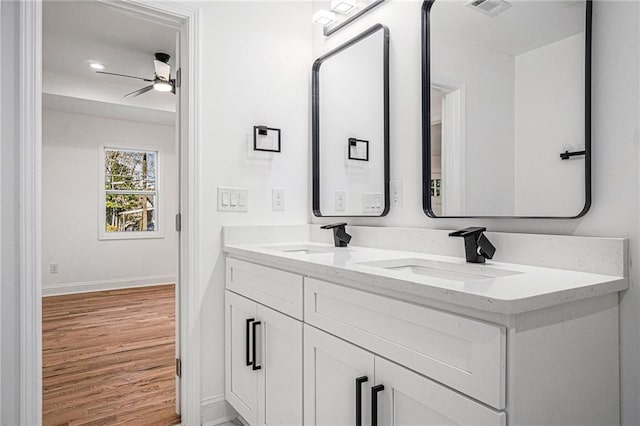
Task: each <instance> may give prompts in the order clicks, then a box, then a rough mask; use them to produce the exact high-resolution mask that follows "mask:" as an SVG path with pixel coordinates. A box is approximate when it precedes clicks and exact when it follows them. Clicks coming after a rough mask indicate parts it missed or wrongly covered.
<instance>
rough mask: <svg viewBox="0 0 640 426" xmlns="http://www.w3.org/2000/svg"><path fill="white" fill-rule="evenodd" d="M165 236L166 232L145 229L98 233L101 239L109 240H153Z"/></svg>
mask: <svg viewBox="0 0 640 426" xmlns="http://www.w3.org/2000/svg"><path fill="white" fill-rule="evenodd" d="M159 238H164V234H163V233H162V232H150V231H147V232H144V231H135V232H111V233H108V234H107V233H100V234H99V235H98V240H99V241H109V240H153V239H159Z"/></svg>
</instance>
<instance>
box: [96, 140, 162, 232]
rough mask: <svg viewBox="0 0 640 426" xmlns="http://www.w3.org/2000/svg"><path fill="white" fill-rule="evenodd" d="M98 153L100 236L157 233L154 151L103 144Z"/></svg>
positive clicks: (156, 188) (156, 190)
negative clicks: (100, 193)
mask: <svg viewBox="0 0 640 426" xmlns="http://www.w3.org/2000/svg"><path fill="white" fill-rule="evenodd" d="M102 154H103V158H104V161H103V162H102V165H103V181H102V182H101V184H102V188H103V190H104V192H103V194H102V196H101V209H100V210H101V215H103V216H102V219H103V220H102V225H101V228H102V229H101V232H100V236H101V238H104V239H109V238H131V237H133V238H140V237H157V236H160V234H159V232H158V231H159V226H158V225H159V224H158V211H159V204H158V151H157V150H146V149H145V150H135V149H120V148H107V147H104V148H103V149H102Z"/></svg>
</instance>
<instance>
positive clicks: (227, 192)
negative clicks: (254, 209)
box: [218, 187, 249, 212]
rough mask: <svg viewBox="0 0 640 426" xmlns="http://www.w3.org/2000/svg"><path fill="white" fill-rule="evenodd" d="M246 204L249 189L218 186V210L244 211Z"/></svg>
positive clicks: (246, 208)
mask: <svg viewBox="0 0 640 426" xmlns="http://www.w3.org/2000/svg"><path fill="white" fill-rule="evenodd" d="M248 204H249V191H248V190H247V188H225V187H218V211H221V212H246V211H248V207H247V206H248Z"/></svg>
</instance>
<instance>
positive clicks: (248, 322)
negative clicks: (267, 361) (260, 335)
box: [245, 318, 255, 365]
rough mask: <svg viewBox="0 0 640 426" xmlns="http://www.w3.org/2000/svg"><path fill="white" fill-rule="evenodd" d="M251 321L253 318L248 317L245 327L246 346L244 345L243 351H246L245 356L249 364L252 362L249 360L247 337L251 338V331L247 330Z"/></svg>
mask: <svg viewBox="0 0 640 426" xmlns="http://www.w3.org/2000/svg"><path fill="white" fill-rule="evenodd" d="M253 321H255V319H253V318H249V319H248V320H247V327H246V332H247V340H246V346H245V353H246V356H247V365H251V364H253V362H252V361H251V358H250V357H249V346H250V344H249V339H250V338H251V333H250V331H249V325H250V324H251V323H252V322H253Z"/></svg>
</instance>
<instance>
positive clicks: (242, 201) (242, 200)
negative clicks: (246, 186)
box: [238, 190, 247, 207]
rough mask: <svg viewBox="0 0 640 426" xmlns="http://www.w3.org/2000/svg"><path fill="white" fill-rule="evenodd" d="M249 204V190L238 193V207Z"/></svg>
mask: <svg viewBox="0 0 640 426" xmlns="http://www.w3.org/2000/svg"><path fill="white" fill-rule="evenodd" d="M246 205H247V192H246V190H241V191H240V192H239V193H238V207H245V206H246Z"/></svg>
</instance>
